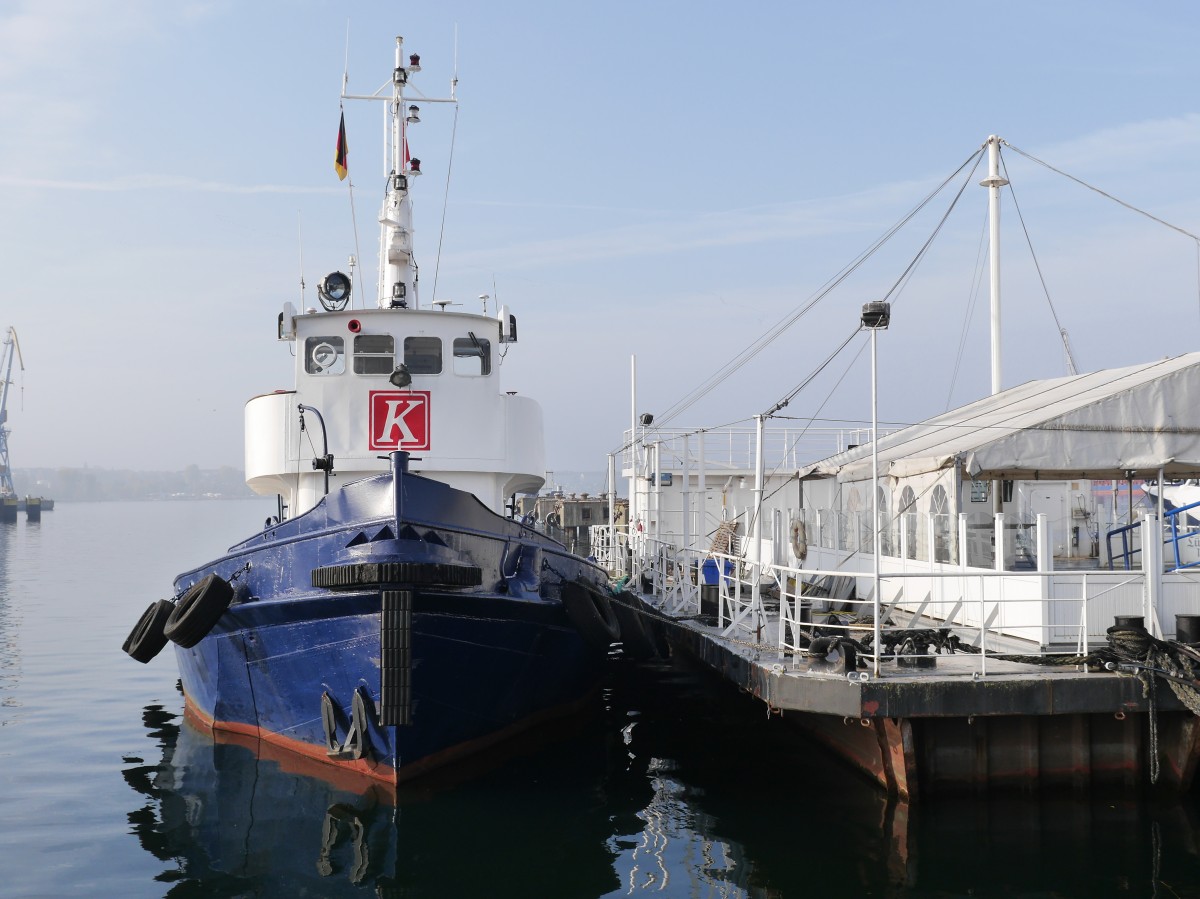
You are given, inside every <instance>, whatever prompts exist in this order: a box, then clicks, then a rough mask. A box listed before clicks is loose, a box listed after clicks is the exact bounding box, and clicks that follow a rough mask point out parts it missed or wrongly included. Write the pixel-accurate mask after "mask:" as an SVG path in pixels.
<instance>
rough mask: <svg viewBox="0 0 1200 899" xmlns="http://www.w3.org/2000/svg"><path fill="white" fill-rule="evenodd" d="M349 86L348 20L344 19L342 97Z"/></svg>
mask: <svg viewBox="0 0 1200 899" xmlns="http://www.w3.org/2000/svg"><path fill="white" fill-rule="evenodd" d="M349 84H350V19H349V18H347V19H346V61H345V62H344V63H343V64H342V96H343V97H344V96H346V87H347V86H348V85H349Z"/></svg>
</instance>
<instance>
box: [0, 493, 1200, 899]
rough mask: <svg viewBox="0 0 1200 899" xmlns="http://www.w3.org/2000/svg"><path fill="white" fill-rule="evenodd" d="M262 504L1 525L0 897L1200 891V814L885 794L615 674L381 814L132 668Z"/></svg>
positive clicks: (1111, 803)
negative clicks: (522, 736) (222, 728)
mask: <svg viewBox="0 0 1200 899" xmlns="http://www.w3.org/2000/svg"><path fill="white" fill-rule="evenodd" d="M271 511H272V505H271V504H270V503H269V502H264V501H249V502H199V501H197V502H161V503H96V504H59V506H58V508H57V509H56V510H55V511H53V512H48V513H46V514H45V515H44V516H43V520H42V521H41V523H40V524H38V523H33V524H31V523H28V522H26V521H25V520H24V519H22V520H21V521H19V522H18V523H17V524H15V525H0V896H4V897H34V896H37V897H42V896H45V897H67V896H89V897H91V896H100V897H108V896H113V897H117V896H120V897H143V896H145V897H154V896H172V897H188V896H196V897H200V896H204V897H241V896H287V897H293V896H322V897H323V896H363V897H367V896H382V897H427V896H428V897H432V896H437V897H459V896H488V897H498V896H514V897H516V896H521V897H533V896H536V897H540V896H548V897H559V896H561V897H600V896H622V895H637V896H643V895H645V896H651V895H653V896H665V897H674V896H681V897H682V896H686V897H741V896H754V897H812V896H825V895H832V896H889V897H951V896H1029V897H1049V896H1055V897H1057V896H1079V897H1095V896H1161V897H1170V896H1191V897H1200V848H1198V847H1200V797H1197V796H1196V795H1195V794H1193V796H1191V797H1188V798H1187V799H1185V800H1183V801H1170V802H1164V801H1155V800H1152V799H1150V798H1148V797H1142V798H1138V797H1128V796H1125V797H1112V796H1091V797H1086V798H1055V797H1042V798H1038V799H1030V798H1013V797H991V798H989V799H942V800H938V801H932V802H926V803H922V804H920V805H919V806H913V807H910V806H907V805H901V804H896V803H889V802H888V801H886V800H885V798H884V797H882V796H881V795H879V794H878V793H877V792H876V791H875V789H874V788H873V787H872V786H871V785H869V784H867V783H866V782H865V781H864V780H863V779H861V778H860V777H859V776H858V775H856V774H855V773H853V772H850V771H848V770H846V769H845V768H843V767H842V766H841V764H840V763H839V762H837V761H836V760H834V759H831V758H829V757H828V756H826V755H825V753H824V752H823V751H822V750H821V749H820V748H818V747H814V746H813V745H811V744H810V743H809V742H808V741H807V740H806V739H805V738H804V737H803V735H802V734H799V733H797V732H796V730H795V729H794V728H793V726H792V722H789V721H787V720H781V719H779V718H771V719H768V718H767V716H766V714H765V711H764V709H763V707H762V706H761V705H760V704H758V703H757V702H756V701H754V700H752V699H750V698H748V697H746V696H743V695H741V694H738V693H737V692H736V691H732V690H730V689H728V688H727V687H726V685H725V684H723V683H722V682H720V681H717V680H714V679H713V678H712V677H711V676H709V675H708V674H707V673H706V672H699V671H695V670H692V669H689V668H688V667H686V666H683V665H681V664H678V663H676V664H674V665H672V664H660V665H656V666H650V667H645V666H642V667H636V668H635V667H633V666H630V665H629V664H627V663H614V665H613V666H612V670H611V672H610V677H609V680H608V682H607V684H606V686H605V689H604V690H603V692H602V694H601V695H600V696H598V697H597V699H596V701H595V703H594V705H593V707H592V708H591V709H590V710H589V712H588V713H587V714H584V715H581V716H579V718H577V719H573V720H571V721H569V722H562V723H559V724H557V725H555V726H554V727H553V728H550V729H547V730H546V731H545V732H542V733H539V734H533V735H530V737H529V738H528V739H526V740H523V741H522V742H521V743H520V744H517V745H513V746H510V747H508V748H507V749H506V750H504V751H500V752H493V753H491V754H490V755H489V756H488V757H486V758H484V759H480V760H479V761H478V762H475V763H472V764H471V765H470V766H462V767H458V768H455V769H453V770H450V771H445V772H443V773H442V774H440V775H438V776H436V777H435V778H432V779H429V780H427V781H424V782H421V783H419V784H417V785H414V786H412V787H409V788H407V789H405V791H404V792H403V793H402V794H401V795H400V796H399V798H398V800H396V801H394V802H393V801H392V800H390V799H387V798H385V797H382V796H380V795H379V794H378V793H373V792H372V791H369V790H368V791H365V792H364V791H362V790H361V789H358V787H360V786H361V785H354V784H340V783H339V784H334V783H329V782H327V781H326V780H322V779H319V778H315V777H312V776H310V773H309V772H307V771H304V770H299V769H297V766H296V765H295V764H294V763H293V762H292V761H291V760H289V759H287V758H282V759H281V758H273V757H269V756H266V755H263V756H260V755H257V754H256V752H255V747H253V746H248V745H243V744H240V743H237V742H214V740H213V739H212V736H211V735H210V734H208V733H206V732H203V731H200V730H197V729H195V728H194V727H192V726H191V725H190V723H189V722H187V721H185V720H184V717H183V715H182V708H183V703H182V697H181V696H180V694H179V693H178V691H177V689H176V686H175V684H176V673H175V667H174V657H173V654H172V653H171V652H170V651H169V650H168V651H166V652H164V653H163V654H162V655H160V656H159V657H158V658H157V659H155V660H154V661H153V662H152V663H151V664H149V665H146V666H143V665H139V664H137V663H136V662H134V661H132V660H131V659H129V658H128V657H127V656H125V655H124V653H122V652H121V651H120V645H121V642H122V641H123V640H124V638H125V636H126V634H127V633H128V632H129V629H130V628H131V627H132V625H133V623H134V621H135V620H136V619H137V617H138V616H139V615H140V614H141V612H142V610H143V609H144V608H145V607H146V605H148V604H149V603H150V601H151V600H153V599H155V598H158V597H161V596H165V595H167V593H168V591H169V590H170V585H171V580H172V577H173V576H174V574H175V573H176V572H178V571H179V570H182V569H184V568H187V567H190V566H192V565H193V564H196V563H199V562H202V561H204V560H206V559H208V558H209V557H211V556H213V555H215V554H216V553H217V552H219V551H221V550H222V549H224V548H225V547H226V546H227V545H229V544H231V543H233V542H235V540H237V539H240V538H241V537H243V536H246V535H247V534H248V533H250V532H251V531H253V530H254V528H255V527H256V526H257V525H258V524H259V523H260V522H261V521H262V520H263V519H264V518H265V517H266V516H267V515H268V514H270V512H271Z"/></svg>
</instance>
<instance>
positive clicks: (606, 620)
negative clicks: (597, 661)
mask: <svg viewBox="0 0 1200 899" xmlns="http://www.w3.org/2000/svg"><path fill="white" fill-rule="evenodd" d="M561 598H562V604H563V611H564V612H566V613H567V618H568V619H569V620H570V622H571V624H572V626H574V628H575V630H577V631H579V635H580V636H581V637H583V639H584V640H585V641H586V642H587V643H588V644H589V645H591V646H594V647H596V648H597V649H605V650H606V649H608V647H609V646H611V645H612V644H613V643H616V642H617V641H618V640H620V639H621V625H620V624H619V623H618V621H617V615H616V613H615V612H614V611H613V609H612V603H611V602H609V600H608V597H607V596H605V595H604V594H603V593H601V592H600V591H599V590H597V589H596V588H595V587H593V586H592V585H591V584H588V583H586V582H581V581H566V582H565V583H563V585H562V592H561Z"/></svg>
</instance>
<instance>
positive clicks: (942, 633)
mask: <svg viewBox="0 0 1200 899" xmlns="http://www.w3.org/2000/svg"><path fill="white" fill-rule="evenodd" d="M597 527H598V528H602V527H604V526H597ZM629 537H630V538H631V539H632V546H631V555H630V560H631V567H632V571H631V574H633V576H634V577H635V578H637V580H636V581H635V583H634V584H633V585H631V588H632V589H634V590H641V591H642V592H650V593H652V594H653V596H654V598H653V600H651V601H652V602H653V603H654V605H655V606H656V607H657V608H658V609H659V610H660V611H661V612H663V613H665V614H668V615H672V616H685V617H688V618H694V619H698V620H699V625H700V626H704V627H711V628H713V629H714V636H716V637H719V638H724V639H727V640H733V641H734V642H738V643H744V644H747V645H751V646H755V647H757V648H758V649H759V651H762V650H767V651H770V650H771V649H773V650H774V651H775V652H777V653H778V657H779V659H780V661H781V662H784V660H785V658H787V657H790V658H791V663H792V666H793V667H797V666H798V665H799V664H801V660H802V659H808V660H812V659H814V658H817V656H814V655H813V654H812V653H811V652H810V649H809V646H810V640H811V638H812V637H813V636H814V634H815V631H814V629H815V628H820V632H819V633H820V635H822V636H824V637H826V638H827V639H828V638H833V642H834V644H835V645H836V644H837V640H838V637H839V635H840V636H842V637H847V638H851V639H853V640H854V641H856V643H855V644H854V645H856V646H857V649H858V655H859V665H858V668H859V669H861V666H862V663H863V662H867V663H871V664H870V665H869V668H868V670H869V671H872V673H873V676H880V663H881V662H884V661H887V662H896V663H897V664H907V665H909V667H912V666H918V667H919V666H921V665H924V664H928V663H929V662H930V661H931V659H930V658H929V657H928V654H929V653H933V652H935V651H936V652H939V653H946V652H956V653H958V655H955V656H954V658H956V659H958V660H959V661H957V662H955V663H954V665H952V666H948V671H947V672H946V673H947V674H950V673H952V674H955V675H957V676H974V677H986V676H988V675H989V673H993V674H994V673H997V671H998V670H1004V669H1005V668H1006V667H1007V666H1005V665H1001V666H997V665H996V664H995V663H994V662H992V661H990V660H992V659H994V658H995V656H997V655H998V654H1000V655H1019V656H1043V657H1048V658H1050V657H1058V658H1062V657H1072V656H1076V655H1080V656H1082V655H1087V654H1088V652H1089V651H1090V647H1091V646H1093V645H1096V642H1097V641H1102V640H1103V636H1102V635H1103V631H1104V628H1105V626H1106V624H1107V623H1108V621H1109V620H1110V616H1113V615H1125V614H1133V615H1149V616H1151V617H1150V618H1147V619H1146V620H1147V627H1148V628H1150V629H1151V632H1152V633H1161V631H1160V630H1159V625H1158V623H1157V616H1158V614H1159V611H1160V608H1159V602H1160V600H1159V599H1158V598H1157V597H1158V596H1159V595H1160V593H1159V592H1158V591H1161V589H1162V587H1161V586H1160V587H1157V588H1155V589H1154V590H1151V584H1150V583H1149V579H1150V577H1151V576H1152V573H1151V572H1145V571H1140V570H1138V571H1130V572H1129V573H1128V574H1121V575H1118V574H1117V573H1116V572H1114V571H1111V570H1109V569H1106V568H1099V569H1068V570H1057V571H1055V570H1040V571H1030V570H1022V571H1014V570H991V569H988V568H973V567H968V566H967V565H966V564H963V563H958V564H954V565H938V566H936V567H935V566H932V565H931V566H930V567H926V566H923V565H920V564H919V563H918V564H917V565H910V564H909V560H892V561H893V562H897V561H898V563H899V566H900V567H899V569H897V568H893V567H891V566H890V565H889V567H888V569H887V570H885V571H883V572H881V577H880V580H879V584H880V596H879V597H878V598H876V597H875V596H873V595H871V590H872V578H871V577H870V576H869V575H868V574H867V572H866V571H864V570H858V569H853V570H852V569H849V568H844V567H843V568H838V567H834V568H829V569H817V568H800V567H792V566H791V565H784V564H777V563H773V562H767V561H764V562H763V563H762V564H761V565H757V564H753V563H751V562H749V561H747V560H746V559H745V558H744V557H742V556H739V555H734V554H724V553H713V552H707V551H704V550H699V549H691V550H685V549H680V548H679V547H678V546H677V545H675V544H673V543H672V542H670V541H668V540H660V539H654V538H650V537H648V536H646V535H643V534H641V533H637V534H630V535H629ZM708 560H712V565H709V566H706V564H705V563H706V562H707V561H708ZM809 562H810V563H811V562H813V560H812V559H810V560H809ZM793 564H794V563H793ZM712 566H715V571H716V576H715V584H705V580H710V581H711V580H714V578H713V568H712ZM905 566H908V567H907V568H905ZM1156 576H1157V577H1161V575H1156ZM1177 577H1179V578H1181V580H1178V581H1173V582H1172V586H1171V589H1172V591H1173V592H1174V594H1175V595H1176V596H1178V595H1179V591H1180V590H1183V589H1186V590H1192V589H1195V586H1196V585H1197V584H1200V579H1198V578H1197V576H1196V575H1195V573H1192V572H1179V574H1178V575H1177ZM823 578H843V579H847V578H849V579H852V580H851V581H850V582H846V581H843V582H842V584H840V585H838V584H836V583H834V582H829V583H828V586H830V587H831V588H832V593H833V594H834V595H833V597H830V596H829V592H830V591H826V592H825V593H824V595H820V594H814V592H813V587H814V585H815V584H817V583H818V582H819V581H821V580H822V579H823ZM1031 578H1032V579H1036V580H1034V581H1031V580H1029V579H1031ZM839 586H840V588H841V589H839ZM852 586H853V587H856V588H857V589H855V590H851V589H850V588H851V587H852ZM706 588H707V589H706ZM710 590H715V593H716V599H717V607H716V608H715V609H711V610H710V607H709V606H708V602H709V601H710V600H711V599H712V598H713V597H712V596H711V595H710ZM839 593H840V594H842V595H844V596H847V597H852V598H846V599H840V598H838V595H839ZM1152 594H1153V595H1152ZM776 602H778V608H776V605H775V604H776ZM1171 602H1172V604H1173V605H1177V601H1176V600H1174V599H1172V600H1171ZM831 613H833V614H831ZM708 614H714V615H715V617H714V618H709V617H707V615H708ZM876 617H878V619H879V621H880V627H879V633H880V638H881V639H880V643H879V645H878V646H873V645H872V639H873V636H874V619H875V618H876ZM951 636H953V638H954V639H953V640H951V639H950V637H951ZM951 644H953V647H952V646H951ZM851 645H852V644H849V643H847V644H845V646H847V647H849V646H851ZM864 646H865V647H866V650H865V652H864V649H863V647H864ZM843 655H844V654H843ZM936 657H940V658H942V659H946V658H948V657H947V656H945V655H941V656H936ZM920 658H924V659H925V660H924V661H912V660H913V659H920ZM902 659H903V660H908V661H907V662H903V663H902V662H901V661H900V660H902ZM964 660H970V661H967V662H966V664H965V665H964ZM989 669H990V671H989ZM890 670H891V671H896V670H897V669H894V668H893V669H890ZM899 671H900V673H904V671H903V668H901V669H899ZM964 672H966V673H965V675H964ZM830 673H834V674H836V667H835V668H834V669H831V670H830ZM845 673H846V674H855V676H856V677H860V678H861V677H863V676H867V675H864V672H862V671H860V670H857V669H852V668H848V667H847V669H846V672H845Z"/></svg>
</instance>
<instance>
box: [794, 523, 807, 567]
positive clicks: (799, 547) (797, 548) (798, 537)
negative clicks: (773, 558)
mask: <svg viewBox="0 0 1200 899" xmlns="http://www.w3.org/2000/svg"><path fill="white" fill-rule="evenodd" d="M791 537H792V554H793V555H794V556H795V557H796V558H797V559H798V560H799V561H801V562H803V561H804V560H805V559H807V558H808V530H807V529H806V528H805V526H804V522H803V521H801V520H800V519H799V518H796V519H793V521H792V530H791Z"/></svg>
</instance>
